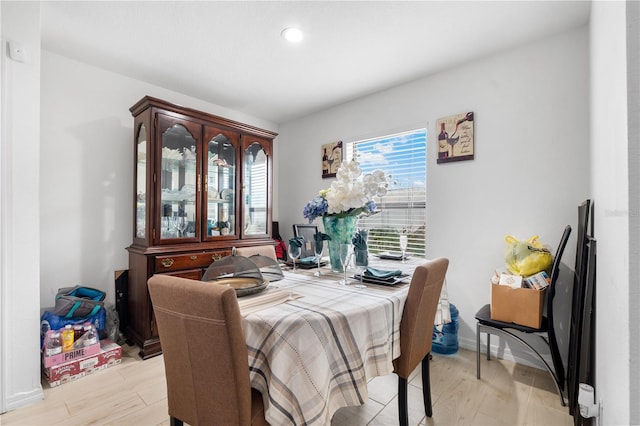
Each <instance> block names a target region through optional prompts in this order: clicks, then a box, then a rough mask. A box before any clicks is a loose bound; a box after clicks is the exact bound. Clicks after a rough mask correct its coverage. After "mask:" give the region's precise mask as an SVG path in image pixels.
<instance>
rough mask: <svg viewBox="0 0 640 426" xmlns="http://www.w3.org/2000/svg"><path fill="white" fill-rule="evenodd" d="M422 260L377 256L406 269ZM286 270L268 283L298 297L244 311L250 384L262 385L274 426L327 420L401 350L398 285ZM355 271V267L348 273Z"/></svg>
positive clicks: (359, 395)
mask: <svg viewBox="0 0 640 426" xmlns="http://www.w3.org/2000/svg"><path fill="white" fill-rule="evenodd" d="M422 262H424V260H420V259H415V260H413V261H411V262H409V263H407V264H401V263H400V262H391V263H390V262H386V263H377V264H375V265H372V266H375V267H380V268H385V269H402V270H404V271H405V272H408V273H410V272H412V271H413V269H414V268H415V266H416V265H417V264H420V263H422ZM314 271H315V270H307V271H298V272H297V273H295V274H294V273H292V272H291V271H285V278H284V279H283V280H281V281H278V282H276V283H273V284H272V285H274V286H278V287H279V288H280V289H283V290H285V291H291V292H292V293H294V294H295V295H297V296H298V295H299V296H302V297H300V298H297V299H295V300H289V301H286V302H284V303H280V304H278V305H276V306H270V307H267V308H266V309H263V310H259V311H257V312H252V313H249V314H248V315H246V316H245V317H244V323H243V327H244V332H245V336H246V340H247V348H248V350H249V369H250V378H251V386H252V387H253V388H255V389H258V390H259V391H260V392H262V394H263V396H264V402H265V413H266V418H267V421H268V422H269V423H271V424H273V425H287V424H294V425H311V424H318V425H327V424H329V423H330V421H331V417H332V416H333V414H334V413H335V411H336V410H337V409H339V408H340V407H344V406H349V405H361V404H364V403H365V402H366V400H367V381H368V380H370V379H371V378H372V377H375V376H382V375H386V374H389V373H391V372H392V371H393V365H392V360H393V359H395V358H397V357H398V356H399V355H400V341H399V334H400V319H401V318H402V310H403V307H404V302H405V300H406V297H407V291H408V288H409V282H410V277H408V278H407V280H406V283H405V284H404V285H397V286H394V287H386V286H379V285H367V288H356V287H354V284H356V281H355V280H351V281H350V282H351V284H350V285H347V286H342V285H340V284H339V283H338V281H339V280H340V278H341V275H339V274H336V273H332V272H330V271H329V270H328V269H326V268H323V270H322V272H323V274H325V275H323V276H321V277H314V276H313V275H312V274H313V272H314ZM350 275H353V271H351V274H350Z"/></svg>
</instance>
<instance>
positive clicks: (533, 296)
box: [491, 284, 546, 328]
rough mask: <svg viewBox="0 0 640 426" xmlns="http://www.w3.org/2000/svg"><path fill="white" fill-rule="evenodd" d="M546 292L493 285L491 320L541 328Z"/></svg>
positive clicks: (543, 290)
mask: <svg viewBox="0 0 640 426" xmlns="http://www.w3.org/2000/svg"><path fill="white" fill-rule="evenodd" d="M545 290H546V289H542V290H535V289H530V288H511V287H509V286H507V285H497V284H491V319H493V320H497V321H504V322H513V323H515V324H519V325H525V326H527V327H532V328H540V324H541V323H542V309H543V307H544V296H545Z"/></svg>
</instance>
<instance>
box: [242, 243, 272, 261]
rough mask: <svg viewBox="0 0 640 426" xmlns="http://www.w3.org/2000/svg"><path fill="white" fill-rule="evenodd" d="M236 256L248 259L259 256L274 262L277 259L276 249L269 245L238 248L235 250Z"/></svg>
mask: <svg viewBox="0 0 640 426" xmlns="http://www.w3.org/2000/svg"><path fill="white" fill-rule="evenodd" d="M236 254H237V255H238V256H244V257H250V256H253V255H255V254H260V255H262V256H266V257H270V258H272V259H273V260H275V261H276V262H277V261H278V258H277V257H276V248H275V247H274V246H273V245H271V244H266V245H263V246H252V247H238V248H236Z"/></svg>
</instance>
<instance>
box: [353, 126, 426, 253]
mask: <svg viewBox="0 0 640 426" xmlns="http://www.w3.org/2000/svg"><path fill="white" fill-rule="evenodd" d="M352 158H356V159H357V160H358V162H359V163H360V167H361V168H362V172H363V173H370V172H372V171H374V170H378V169H379V170H383V171H384V172H385V173H387V174H388V175H391V178H390V185H389V191H388V193H387V195H385V196H384V197H382V198H381V199H380V200H378V201H377V205H378V210H380V212H379V213H376V214H374V215H371V216H369V217H365V218H361V219H360V221H359V223H358V226H359V227H360V228H363V229H368V230H369V250H370V251H371V253H380V252H384V251H399V250H400V243H399V241H398V240H399V235H400V233H401V232H406V233H407V235H408V237H409V246H408V248H407V252H408V253H410V254H414V255H418V256H424V255H425V241H426V234H425V232H426V201H427V192H426V179H427V131H426V129H418V130H413V131H410V132H405V133H397V134H394V135H388V136H384V137H379V138H374V139H367V140H361V141H355V142H350V143H348V144H346V156H345V160H351V159H352Z"/></svg>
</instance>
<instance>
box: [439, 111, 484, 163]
mask: <svg viewBox="0 0 640 426" xmlns="http://www.w3.org/2000/svg"><path fill="white" fill-rule="evenodd" d="M436 133H437V134H438V160H437V163H438V164H440V163H450V162H452V161H463V160H473V155H474V149H475V147H474V140H473V112H465V113H462V114H458V115H452V116H450V117H445V118H439V119H438V120H437V121H436Z"/></svg>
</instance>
